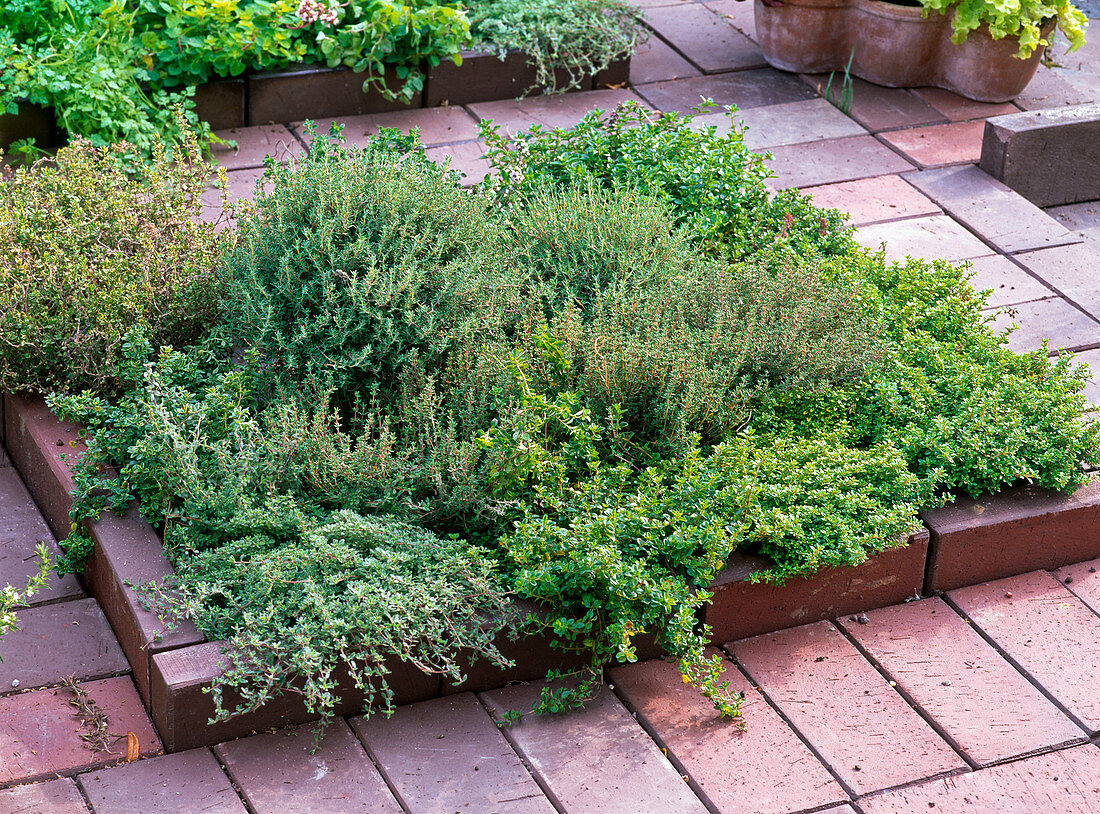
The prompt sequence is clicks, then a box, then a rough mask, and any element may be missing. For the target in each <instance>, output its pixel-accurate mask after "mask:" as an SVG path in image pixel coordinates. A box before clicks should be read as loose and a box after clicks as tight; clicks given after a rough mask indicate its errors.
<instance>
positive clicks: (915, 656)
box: [842, 597, 1084, 765]
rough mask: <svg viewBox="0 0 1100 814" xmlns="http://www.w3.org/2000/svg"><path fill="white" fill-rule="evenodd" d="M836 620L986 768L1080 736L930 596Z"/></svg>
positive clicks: (981, 640)
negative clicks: (860, 618)
mask: <svg viewBox="0 0 1100 814" xmlns="http://www.w3.org/2000/svg"><path fill="white" fill-rule="evenodd" d="M864 618H866V620H867V621H866V623H864V624H861V623H859V622H858V621H857V622H851V621H842V624H843V626H844V628H845V629H846V630H847V631H848V634H849V635H850V636H851V637H852V638H853V639H854V640H855V641H856V643H857V644H859V646H860V647H861V648H863V650H864V651H865V652H867V653H868V654H869V655H870V656H871V657H872V658H873V659H874V660H875V661H876V662H877V663H878V664H879V665H880V666H881V667H882V668H883V669H884V670H885V671H886V673H887V674H888V675H889V676H890V677H891V679H893V680H894V681H897V683H898V688H899V689H900V690H902V691H903V692H904V693H905V694H906V695H907V696H908V697H909V698H910V699H912V700H913V701H914V702H915V703H916V704H917V706H918V707H919V708H920V709H921V710H923V711H924V712H925V714H927V715H928V716H929V718H931V720H932V722H933V723H934V724H935V725H936V726H937V727H938V728H939V730H940V731H941V732H943V733H945V734H946V735H947V737H949V738H950V739H951V740H952V741H953V742H954V743H955V744H956V745H957V746H958V747H959V748H960V749H961V750H962V751H963V753H964V754H965V755H967V756H968V757H970V758H971V759H972V760H973V761H974V762H975V763H977V764H981V765H988V764H990V763H996V762H999V761H1003V760H1006V759H1008V758H1011V757H1015V756H1018V755H1022V754H1026V753H1030V752H1036V751H1039V750H1041V749H1046V748H1048V747H1053V746H1061V745H1066V744H1069V743H1070V742H1073V741H1081V740H1083V739H1084V733H1083V732H1082V731H1081V730H1080V728H1078V727H1077V726H1076V725H1075V724H1074V723H1073V722H1072V721H1070V720H1069V719H1068V718H1067V717H1066V716H1065V715H1063V714H1062V713H1061V712H1060V711H1059V710H1058V709H1057V708H1055V706H1054V705H1053V704H1051V703H1050V701H1048V700H1047V699H1046V698H1045V697H1044V696H1043V695H1042V693H1040V692H1039V691H1038V690H1037V689H1035V687H1033V686H1032V685H1031V684H1030V683H1028V681H1027V679H1026V678H1024V677H1023V676H1022V675H1020V674H1019V673H1018V672H1017V671H1016V670H1015V669H1014V668H1013V667H1012V666H1011V665H1010V664H1009V663H1008V662H1006V661H1005V660H1004V659H1003V658H1001V656H1000V655H999V654H998V653H997V652H996V651H995V650H994V649H993V648H992V647H990V646H989V644H988V643H987V642H986V641H985V640H983V639H982V637H981V636H979V635H978V634H977V633H975V632H974V630H972V629H971V628H970V626H969V625H967V624H966V622H965V621H963V619H962V617H960V616H959V615H958V614H956V613H955V611H954V610H952V609H951V608H950V607H948V606H947V605H946V604H945V603H944V602H943V600H941V599H938V598H936V597H933V598H931V599H923V600H921V601H919V602H910V603H908V604H905V605H895V606H893V607H891V608H883V609H881V610H876V611H871V612H869V613H867V614H864Z"/></svg>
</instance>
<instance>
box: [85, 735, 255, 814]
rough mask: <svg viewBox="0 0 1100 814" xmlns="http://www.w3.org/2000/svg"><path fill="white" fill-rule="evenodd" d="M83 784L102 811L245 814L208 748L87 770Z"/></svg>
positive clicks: (97, 812)
mask: <svg viewBox="0 0 1100 814" xmlns="http://www.w3.org/2000/svg"><path fill="white" fill-rule="evenodd" d="M79 782H80V787H81V788H82V789H84V793H85V794H86V795H88V799H89V800H90V801H91V803H92V808H93V809H94V810H95V812H96V814H108V812H111V814H115V813H116V812H130V811H133V812H138V811H140V812H141V813H142V814H179V812H181V811H195V812H199V811H201V812H202V813H203V814H245V811H246V809H245V807H244V805H242V803H241V800H240V798H239V797H238V796H237V793H236V792H235V791H233V786H232V784H230V782H229V778H228V777H226V776H225V772H223V771H222V770H221V767H220V766H219V765H218V761H216V760H215V759H214V756H213V755H212V754H210V750H208V749H195V750H193V751H190V752H183V753H181V754H178V755H162V756H161V757H157V758H153V759H152V760H141V761H137V762H135V763H129V764H127V765H125V766H116V767H115V768H113V769H104V770H103V771H99V772H92V773H89V774H82V775H81V776H80V778H79Z"/></svg>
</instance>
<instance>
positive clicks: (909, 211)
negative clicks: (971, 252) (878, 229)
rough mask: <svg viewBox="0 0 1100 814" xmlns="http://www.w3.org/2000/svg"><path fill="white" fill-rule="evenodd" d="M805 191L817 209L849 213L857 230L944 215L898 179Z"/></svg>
mask: <svg viewBox="0 0 1100 814" xmlns="http://www.w3.org/2000/svg"><path fill="white" fill-rule="evenodd" d="M802 191H803V192H805V193H806V194H807V195H812V196H813V199H814V204H815V205H817V206H820V207H823V208H825V209H839V210H840V211H841V212H845V213H847V214H848V215H849V216H850V221H851V223H852V224H853V225H855V226H867V225H869V224H872V223H880V222H882V221H890V220H901V219H902V218H914V217H920V216H922V215H939V214H940V213H941V212H942V211H943V210H941V209H940V208H939V207H938V206H936V205H935V204H934V203H932V201H930V200H929V199H928V198H927V197H925V196H924V195H922V194H921V193H919V192H917V190H916V189H914V188H913V187H912V185H910V184H907V183H905V181H904V180H902V178H901V177H900V176H898V175H880V176H878V177H877V178H863V179H860V180H858V181H845V182H842V183H839V184H827V185H825V186H820V187H809V188H807V189H804V190H802Z"/></svg>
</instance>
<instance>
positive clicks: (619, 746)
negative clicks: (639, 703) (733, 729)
mask: <svg viewBox="0 0 1100 814" xmlns="http://www.w3.org/2000/svg"><path fill="white" fill-rule="evenodd" d="M540 690H541V686H540V685H539V684H525V685H518V686H514V687H506V688H505V689H502V690H496V691H494V692H489V693H485V694H484V695H483V696H482V699H483V700H484V701H485V703H486V706H487V707H488V708H489V711H490V712H492V713H493V715H495V716H497V717H498V718H499V717H500V716H502V715H504V713H506V712H508V711H510V710H516V711H518V712H520V713H522V720H521V721H520V722H519V723H516V724H514V725H512V726H510V727H508V728H507V729H506V730H505V735H506V737H507V738H508V740H509V741H510V742H511V743H512V745H513V746H514V747H515V749H516V750H517V751H518V752H519V754H520V756H521V757H523V759H524V760H525V761H526V762H527V765H528V766H530V767H531V770H532V771H533V772H534V773H535V775H536V776H537V777H539V778H540V779H541V785H542V787H543V788H544V789H545V790H546V792H547V793H548V795H549V796H550V798H551V800H552V802H554V803H555V804H556V805H558V806H559V807H561V808H563V809H564V810H567V811H608V812H623V814H626V813H627V812H637V811H661V812H668V814H674V813H675V812H684V811H687V812H699V814H702V813H703V812H705V811H706V808H705V807H704V806H703V804H702V803H701V802H700V801H699V798H698V797H696V796H695V795H694V794H693V793H692V791H691V789H690V788H689V787H688V784H687V783H686V782H684V780H683V778H681V777H680V775H678V774H677V773H676V769H674V768H673V766H672V764H671V763H669V762H668V760H667V759H666V758H665V757H664V755H662V754H661V752H660V750H659V749H658V748H657V746H656V744H654V743H653V741H652V740H651V739H650V737H649V735H647V734H646V732H645V730H644V729H642V727H641V726H640V725H639V724H638V722H637V721H635V720H634V719H633V718H632V717H631V716H630V713H629V712H627V711H626V709H625V708H624V707H623V705H622V703H621V702H620V701H619V700H618V699H617V698H616V697H615V695H614V693H613V692H612V691H611V690H609V689H607V688H606V687H605V688H604V689H603V690H601V691H600V693H599V694H598V695H597V696H596V698H594V699H592V700H591V701H589V702H588V703H587V704H586V705H585V708H584V709H583V710H579V711H575V712H566V713H563V714H561V715H554V716H536V715H534V713H532V712H531V705H532V704H533V703H534V702H535V701H536V700H537V699H538V697H539V692H540Z"/></svg>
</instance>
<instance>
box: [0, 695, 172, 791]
mask: <svg viewBox="0 0 1100 814" xmlns="http://www.w3.org/2000/svg"><path fill="white" fill-rule="evenodd" d="M81 686H83V687H84V689H85V690H86V691H87V693H88V695H89V696H90V697H91V699H92V701H94V702H95V703H96V705H97V706H98V707H99V708H100V709H101V710H103V712H104V713H105V714H106V715H107V717H108V719H109V720H110V726H111V729H110V731H111V734H112V735H120V736H121V737H122V739H121V741H120V742H117V741H116V742H115V744H114V745H113V747H112V748H113V753H112V754H108V753H105V752H99V751H92V750H91V749H89V748H88V747H86V746H85V745H84V744H83V743H82V742H81V740H80V734H81V733H82V732H83V731H84V729H83V727H82V725H81V723H80V721H79V720H78V719H77V717H76V713H75V710H74V709H73V708H72V707H71V706H70V705H69V699H71V698H72V697H73V696H72V693H71V692H70V691H69V690H66V689H64V688H54V689H48V690H35V691H33V692H28V693H19V694H16V695H8V696H6V697H4V698H0V733H3V735H2V736H0V785H3V784H8V783H13V782H17V781H18V782H26V781H29V780H37V779H40V778H45V777H48V776H53V775H56V774H58V773H65V772H73V771H78V770H81V769H87V768H91V767H93V766H102V765H105V764H107V763H111V762H113V761H117V760H119V759H120V758H121V757H124V756H125V753H126V746H125V744H126V733H127V732H133V733H134V734H135V735H137V738H138V744H139V746H140V749H141V753H142V754H143V755H149V754H154V753H156V752H157V751H158V750H159V749H160V740H159V739H158V738H157V735H156V732H155V731H154V729H153V725H152V723H151V722H150V721H149V718H148V716H147V715H146V714H145V708H144V707H143V706H142V705H141V699H139V698H138V694H137V690H136V689H134V683H133V682H132V681H131V680H130V679H129V678H125V677H123V678H107V679H103V680H101V681H90V682H87V683H85V684H82V685H81Z"/></svg>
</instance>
